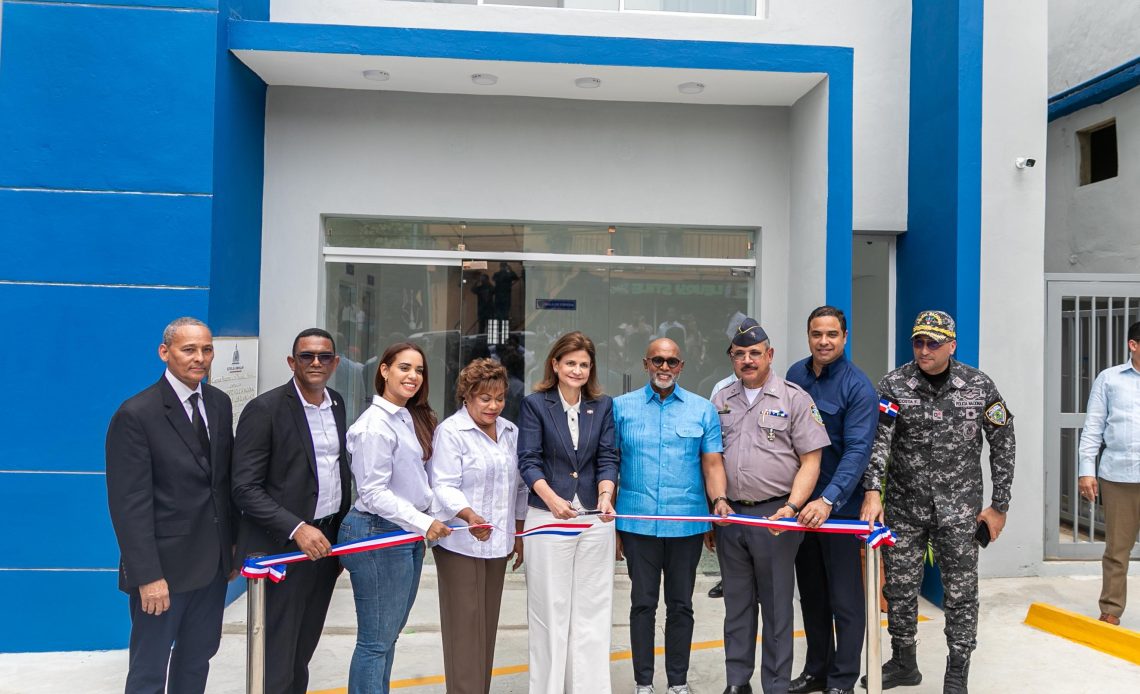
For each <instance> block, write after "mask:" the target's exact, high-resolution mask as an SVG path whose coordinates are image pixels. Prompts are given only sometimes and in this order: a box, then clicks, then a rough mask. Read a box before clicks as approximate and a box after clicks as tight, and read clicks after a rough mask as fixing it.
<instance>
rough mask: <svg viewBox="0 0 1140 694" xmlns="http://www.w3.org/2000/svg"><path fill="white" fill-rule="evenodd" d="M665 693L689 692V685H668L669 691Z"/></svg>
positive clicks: (683, 693) (682, 693)
mask: <svg viewBox="0 0 1140 694" xmlns="http://www.w3.org/2000/svg"><path fill="white" fill-rule="evenodd" d="M667 694H690V692H689V685H687V684H676V685H673V686H672V687H669V691H668V692H667Z"/></svg>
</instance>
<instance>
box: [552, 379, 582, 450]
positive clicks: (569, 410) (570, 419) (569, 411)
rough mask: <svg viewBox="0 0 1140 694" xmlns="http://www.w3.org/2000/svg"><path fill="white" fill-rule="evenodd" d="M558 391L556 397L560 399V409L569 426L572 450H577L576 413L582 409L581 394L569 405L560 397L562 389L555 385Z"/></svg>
mask: <svg viewBox="0 0 1140 694" xmlns="http://www.w3.org/2000/svg"><path fill="white" fill-rule="evenodd" d="M554 389H555V390H557V391H558V399H559V400H561V401H562V411H563V412H565V413H566V426H567V427H569V428H570V441H571V443H573V444H574V450H578V413H579V412H581V411H582V395H581V393H579V394H578V402H576V403H574V404H573V405H571V404H570V403H568V402H566V398H564V397H562V391H561V390H560V389H559V388H558V387H555V388H554Z"/></svg>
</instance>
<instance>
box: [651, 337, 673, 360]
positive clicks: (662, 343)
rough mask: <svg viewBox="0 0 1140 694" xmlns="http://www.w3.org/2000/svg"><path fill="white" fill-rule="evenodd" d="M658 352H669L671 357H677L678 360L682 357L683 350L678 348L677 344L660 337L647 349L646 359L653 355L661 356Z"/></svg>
mask: <svg viewBox="0 0 1140 694" xmlns="http://www.w3.org/2000/svg"><path fill="white" fill-rule="evenodd" d="M658 350H667V351H668V352H669V354H670V355H671V356H674V357H677V358H678V359H680V357H681V348H680V347H678V346H677V343H676V342H673V341H672V340H670V339H669V338H667V337H659V338H657V339H656V340H653V341H652V342H650V343H649V346H648V347H646V348H645V358H646V359H649V358H650V357H652V356H653V355H655V354H659V353H660V352H659V351H658Z"/></svg>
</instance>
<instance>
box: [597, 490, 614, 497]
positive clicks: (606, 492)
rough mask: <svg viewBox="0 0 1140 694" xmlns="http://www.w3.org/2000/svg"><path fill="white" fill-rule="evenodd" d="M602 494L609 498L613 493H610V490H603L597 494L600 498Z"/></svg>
mask: <svg viewBox="0 0 1140 694" xmlns="http://www.w3.org/2000/svg"><path fill="white" fill-rule="evenodd" d="M602 494H609V495H610V496H613V492H612V491H611V490H609V489H604V490H602V491H600V492H598V496H599V497H600V496H601V495H602Z"/></svg>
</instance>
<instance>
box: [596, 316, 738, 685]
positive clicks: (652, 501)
mask: <svg viewBox="0 0 1140 694" xmlns="http://www.w3.org/2000/svg"><path fill="white" fill-rule="evenodd" d="M642 363H643V365H644V366H645V370H646V372H647V373H648V374H649V383H648V384H646V386H645V387H644V388H641V389H639V390H635V391H632V392H630V393H626V394H625V395H622V396H621V397H619V398H615V399H614V409H613V412H614V431H615V437H614V438H615V443H616V444H617V448H618V449H619V450H620V452H621V477H620V483H619V488H618V495H617V509H616V510H617V512H618V515H619V516H620V515H621V514H641V515H705V514H707V513H708V509H709V505H708V500H707V498H712V499H718V500H717V502H716V505H715V506H714V509H713V510H714V512H715V513H717V514H718V515H727V514H729V513H731V512H732V508H731V507H730V506H729V505H728V503H727V500H726V499H725V486H726V481H725V474H724V462H723V459H722V457H721V452H722V451H723V443H722V441H721V433H720V418H719V417H718V416H717V413H716V408H715V407H713V404H712V403H711V402H709V401H708V400H705V399H704V398H702V397H700V396H699V395H696V394H694V393H690V392H689V391H687V390H685V389H684V388H681V387H680V386H678V385H677V377H678V376H680V374H681V371H682V369H684V367H685V362H684V361H683V360H682V359H681V350H680V348H679V347H678V346H677V344H676V343H675V342H673V341H672V340H670V339H667V338H662V339H658V340H654V341H653V342H651V343H650V344H649V348H648V349H647V350H646V353H645V358H644V359H642ZM706 494H707V498H706ZM708 529H709V524H708V523H685V522H677V521H660V522H659V521H648V520H631V519H623V518H618V520H617V530H618V538H619V539H618V543H617V547H618V550H617V551H618V559H621V558H622V554H623V552H624V554H625V559H626V561H627V564H628V567H629V578H630V582H631V583H632V586H631V588H630V609H629V631H630V646H631V650H632V651H633V672H634V682H635V687H634V691H635V694H652V692H653V635H654V631H655V628H656V625H655V621H654V618H655V616H656V614H657V605H658V600H659V591H660V586H661V575H662V573H664V575H665V673H666V677H667V682H668V685H669V690H668V691H669V694H688V693H689V687H688V672H689V648H690V645H691V643H692V640H693V586H694V584H695V583H696V576H697V564H698V562H699V561H700V558H701V545H702V542H703V537H704V533H705V531H707V530H708Z"/></svg>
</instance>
